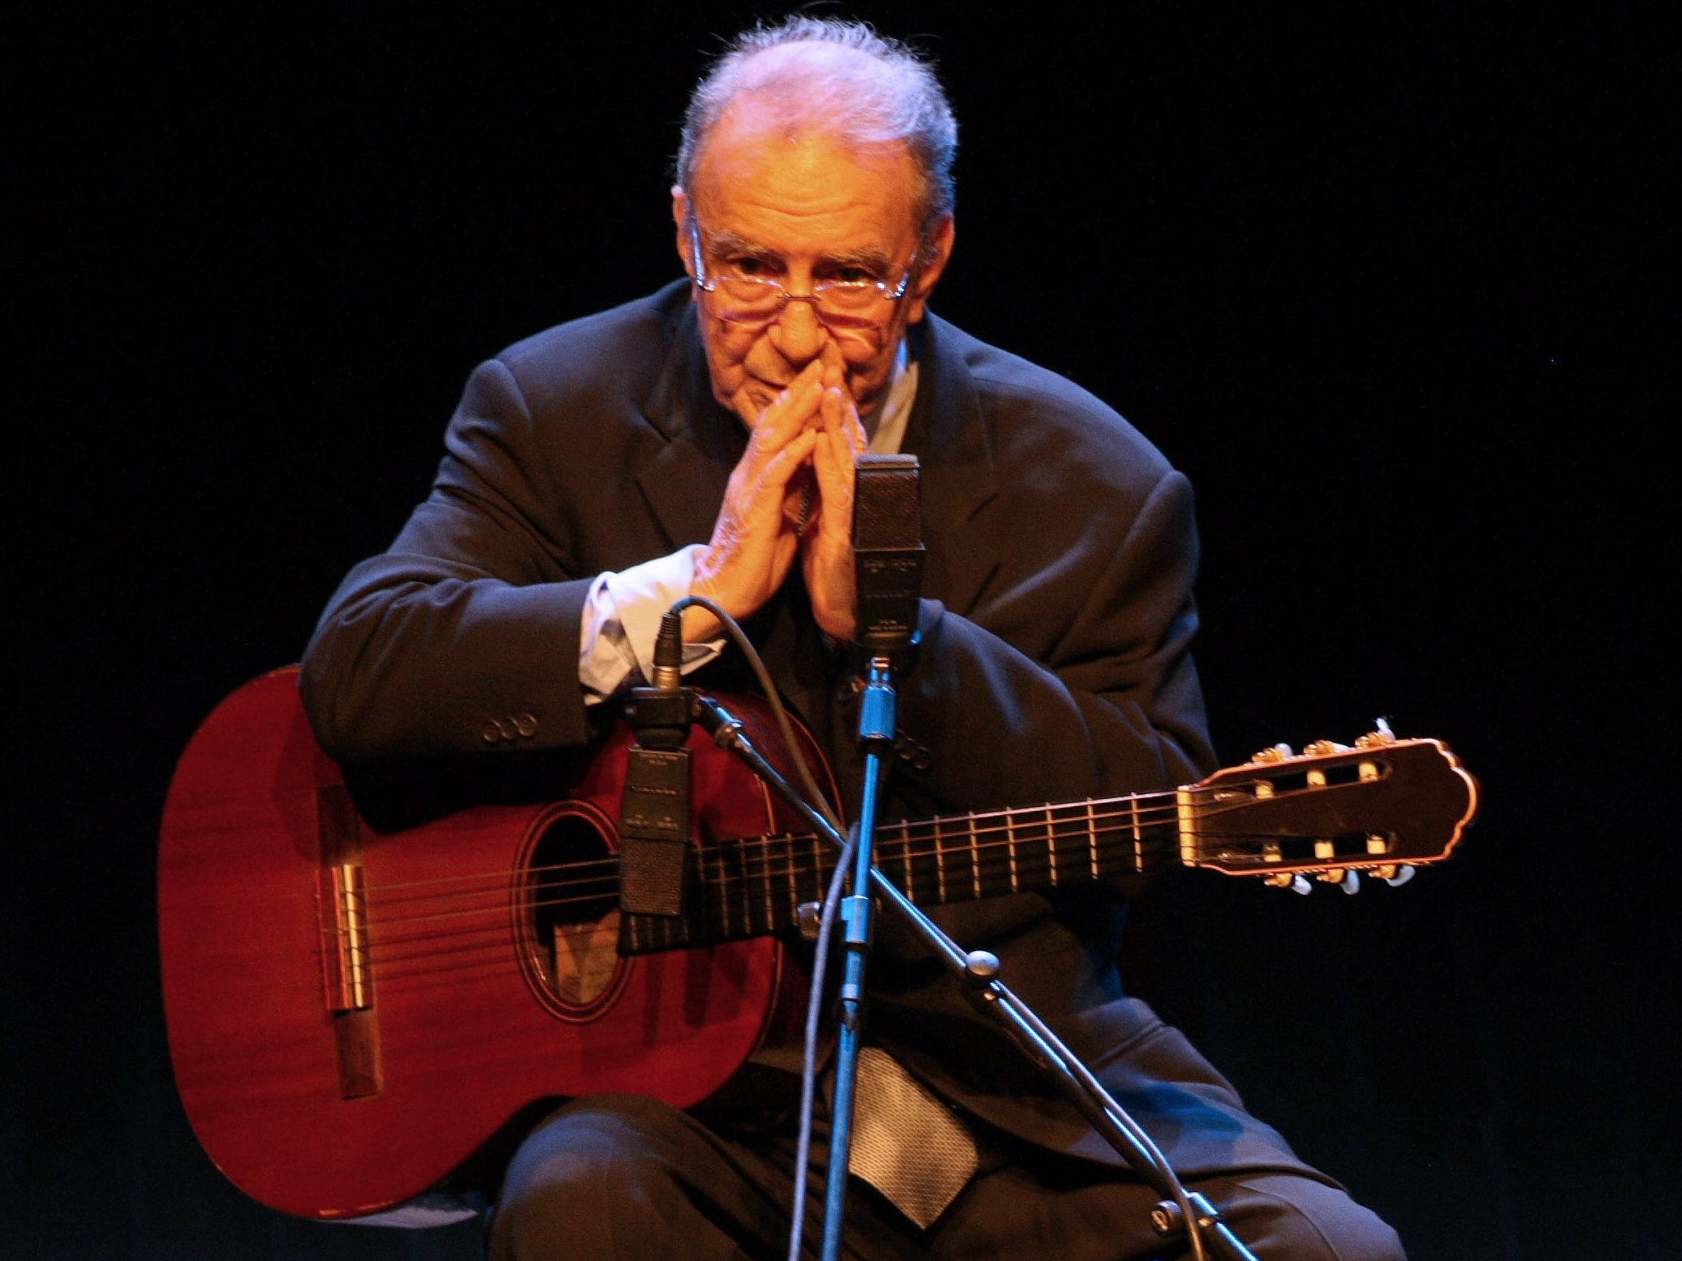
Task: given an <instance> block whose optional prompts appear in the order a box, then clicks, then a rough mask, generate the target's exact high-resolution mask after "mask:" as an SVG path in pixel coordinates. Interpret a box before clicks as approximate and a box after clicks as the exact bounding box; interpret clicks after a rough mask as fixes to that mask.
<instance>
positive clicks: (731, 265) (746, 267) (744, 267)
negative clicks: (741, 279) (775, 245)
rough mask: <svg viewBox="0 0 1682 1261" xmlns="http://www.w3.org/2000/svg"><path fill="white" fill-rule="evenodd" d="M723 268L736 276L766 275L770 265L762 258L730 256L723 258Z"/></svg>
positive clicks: (768, 273)
mask: <svg viewBox="0 0 1682 1261" xmlns="http://www.w3.org/2000/svg"><path fill="white" fill-rule="evenodd" d="M724 267H725V270H727V271H731V272H734V273H735V274H736V275H738V276H768V275H770V274H771V267H770V265H769V264H768V263H767V262H766V261H765V260H764V259H763V258H731V259H727V260H725V263H724Z"/></svg>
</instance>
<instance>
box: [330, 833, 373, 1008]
mask: <svg viewBox="0 0 1682 1261" xmlns="http://www.w3.org/2000/svg"><path fill="white" fill-rule="evenodd" d="M324 874H325V875H326V876H327V877H328V885H329V888H328V890H327V907H328V914H327V923H326V924H325V925H324V926H323V933H324V935H325V937H326V941H324V942H323V943H322V944H323V945H324V946H325V947H326V948H325V949H324V950H323V951H322V952H321V961H322V965H323V967H322V971H323V974H324V975H323V979H324V980H325V982H326V985H327V1010H328V1011H330V1012H332V1013H333V1014H335V1015H339V1014H342V1013H344V1012H348V1011H366V1010H367V1009H368V1008H370V1007H372V1006H373V1005H374V999H373V985H372V978H371V976H370V975H369V971H368V910H367V898H366V896H365V895H364V893H363V891H362V868H361V866H360V865H358V864H356V863H339V864H338V865H337V866H334V867H330V868H328V869H327V871H326V872H325V873H324Z"/></svg>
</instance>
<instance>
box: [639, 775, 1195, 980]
mask: <svg viewBox="0 0 1682 1261" xmlns="http://www.w3.org/2000/svg"><path fill="white" fill-rule="evenodd" d="M1174 802H1175V794H1174V793H1172V792H1167V793H1148V794H1143V795H1140V796H1133V797H1116V798H1108V799H1103V800H1092V801H1084V802H1076V803H1073V804H1068V805H1056V806H1052V805H1044V806H1023V807H1019V808H1016V809H1012V810H995V811H989V812H987V813H984V814H970V815H953V816H950V817H942V818H936V819H928V820H923V821H919V822H910V821H905V822H898V823H891V824H883V825H880V826H879V827H878V828H877V831H876V855H875V857H876V865H877V867H879V868H880V869H881V870H882V872H883V874H885V875H886V876H888V877H889V878H890V879H891V880H893V881H894V883H895V884H897V885H898V886H899V887H900V889H901V890H902V891H903V892H904V893H905V895H906V897H908V898H909V899H910V900H911V901H912V902H914V903H916V904H917V905H919V906H940V905H944V904H946V903H949V902H962V901H969V900H973V899H977V898H989V897H1000V896H1003V895H1005V894H1009V893H1022V892H1029V891H1037V890H1048V889H1057V888H1060V887H1063V886H1072V885H1077V884H1082V883H1089V882H1091V881H1094V880H1103V879H1105V878H1107V877H1112V876H1120V875H1129V874H1134V873H1139V872H1145V871H1149V870H1151V869H1152V868H1153V867H1156V866H1160V865H1162V864H1163V863H1165V862H1170V861H1173V860H1174V858H1175V857H1176V856H1177V854H1178V844H1179V825H1178V821H1177V818H1176V813H1175V805H1174ZM837 857H838V852H837V851H836V850H835V849H834V848H833V847H831V846H830V845H829V844H828V843H827V842H826V841H824V840H822V839H821V838H819V837H817V836H815V835H811V834H780V835H770V836H759V837H749V838H746V839H741V840H728V841H719V842H716V843H713V844H709V845H705V846H702V847H701V848H699V849H698V850H696V851H694V852H693V853H692V854H691V856H690V869H689V879H690V884H689V887H690V890H691V898H690V902H691V907H690V910H689V913H688V914H687V915H686V916H685V917H684V918H683V919H664V920H663V919H658V918H655V917H647V916H638V917H635V919H634V920H627V921H623V922H622V923H623V927H622V934H621V938H622V939H621V945H620V948H621V951H622V952H623V953H626V954H640V953H645V952H649V951H654V950H666V949H671V948H673V947H677V946H686V945H700V944H706V943H716V942H724V941H732V940H736V939H739V938H743V937H754V936H759V935H762V934H765V933H770V932H774V931H776V930H777V929H780V928H784V927H786V926H789V925H792V924H794V923H796V922H797V918H798V908H799V907H800V906H801V904H803V903H809V902H822V901H823V896H824V891H825V889H826V887H827V886H828V884H829V880H830V877H831V876H832V875H833V874H834V872H835V865H836V860H837Z"/></svg>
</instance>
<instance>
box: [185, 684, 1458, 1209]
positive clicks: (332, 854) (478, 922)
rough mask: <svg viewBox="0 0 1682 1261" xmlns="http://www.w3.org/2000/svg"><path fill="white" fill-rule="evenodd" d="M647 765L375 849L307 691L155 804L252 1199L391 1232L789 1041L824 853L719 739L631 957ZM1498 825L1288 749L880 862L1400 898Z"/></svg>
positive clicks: (612, 756)
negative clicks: (542, 1113) (673, 889)
mask: <svg viewBox="0 0 1682 1261" xmlns="http://www.w3.org/2000/svg"><path fill="white" fill-rule="evenodd" d="M732 707H733V708H734V709H736V711H737V712H738V714H740V715H742V716H743V717H744V718H746V719H749V721H748V726H749V728H750V734H752V735H753V738H754V739H755V741H756V743H758V744H759V745H760V746H761V747H762V748H770V747H771V746H773V745H774V744H776V743H777V741H776V740H775V738H774V737H773V736H772V735H771V734H770V733H769V724H768V723H766V722H764V720H763V717H762V716H760V717H756V716H755V715H754V713H752V712H750V711H749V707H747V705H746V703H745V702H744V703H743V704H742V705H737V704H736V702H734V701H733V702H732ZM755 723H759V724H760V726H759V729H758V730H753V728H754V725H755ZM804 738H805V739H806V740H807V742H808V750H809V751H808V757H809V758H816V757H817V755H818V750H817V749H816V747H815V745H814V744H812V743H811V741H810V737H809V736H805V737H804ZM629 742H630V736H629V734H628V733H626V732H623V731H621V732H620V733H619V734H617V735H616V736H615V737H614V738H613V739H612V740H610V741H609V742H608V743H607V744H606V745H605V747H603V748H602V749H601V750H600V751H599V752H598V753H597V754H596V755H595V756H593V757H592V758H591V759H590V760H589V762H588V764H587V765H586V766H584V768H583V769H582V770H580V771H579V772H578V773H577V774H576V776H575V777H574V778H573V780H572V781H571V782H570V783H567V784H564V785H558V786H557V791H556V793H555V799H554V800H550V801H547V802H544V803H541V804H536V805H531V804H512V805H481V806H475V807H472V808H469V809H465V810H461V811H457V812H454V813H449V814H446V815H443V816H442V817H438V818H434V819H431V820H428V821H424V822H421V823H419V824H416V825H414V826H409V827H405V828H402V829H401V830H396V831H391V830H388V831H379V830H376V829H375V828H374V827H372V826H371V825H370V824H369V822H368V820H367V817H366V812H365V811H362V810H360V809H359V807H358V799H357V798H356V797H355V796H353V794H352V791H351V790H350V789H349V788H347V786H346V783H345V779H344V776H343V775H342V774H341V771H340V768H339V767H338V766H337V765H336V764H335V763H334V762H333V761H332V760H331V759H330V758H329V757H327V756H326V755H325V754H324V753H323V752H322V751H321V749H320V748H319V746H318V745H317V744H316V742H315V740H314V738H313V736H312V734H311V731H310V728H309V725H308V723H307V721H306V720H305V717H304V714H303V710H302V708H301V706H300V704H299V700H298V686H297V670H296V668H295V667H293V668H288V669H284V670H278V671H275V672H273V673H271V674H268V675H265V676H263V677H261V678H259V679H256V680H254V681H252V682H251V683H248V684H246V685H245V686H244V687H242V688H240V689H239V690H238V691H236V692H235V693H234V694H233V695H231V696H229V697H228V698H227V699H226V700H225V701H223V702H222V704H221V705H219V706H218V707H217V708H216V709H215V710H214V711H213V712H212V713H211V715H210V717H209V718H208V719H206V721H205V722H204V724H203V725H202V726H201V727H200V728H199V730H198V731H197V733H196V734H195V735H194V736H193V738H192V741H191V742H190V744H189V745H188V747H187V750H186V752H185V754H184V755H183V756H182V759H181V762H180V765H179V766H178V768H177V770H176V773H175V777H174V779H173V781H172V782H171V785H170V790H169V796H168V800H167V803H166V805H165V808H164V815H163V822H162V828H161V835H160V841H159V856H158V918H159V936H160V942H161V951H162V964H163V989H164V1003H165V1014H166V1018H167V1023H168V1031H169V1044H170V1053H171V1058H172V1060H173V1063H174V1068H175V1076H176V1082H177V1085H178V1087H179V1090H180V1094H181V1099H182V1102H183V1105H184V1107H185V1109H186V1112H187V1116H188V1118H189V1120H190V1121H191V1123H192V1126H193V1129H194V1131H195V1133H196V1134H197V1136H198V1138H199V1141H200V1142H201V1143H202V1144H203V1146H204V1148H205V1151H206V1152H207V1153H208V1154H209V1155H210V1158H211V1159H212V1161H214V1162H215V1164H216V1165H217V1166H218V1167H219V1168H220V1169H221V1170H222V1172H223V1173H224V1174H226V1175H227V1176H228V1177H229V1178H230V1179H231V1180H232V1181H233V1182H234V1183H235V1184H236V1185H237V1186H238V1187H240V1188H241V1189H242V1190H243V1191H244V1192H246V1193H247V1194H248V1195H250V1196H251V1197H253V1198H254V1199H256V1200H258V1201H260V1202H261V1203H264V1204H267V1205H269V1206H271V1207H273V1208H276V1209H279V1210H282V1211H284V1212H287V1213H293V1214H297V1215H300V1216H303V1217H311V1218H345V1217H357V1216H362V1215H367V1214H372V1213H375V1212H378V1211H380V1210H383V1209H387V1208H389V1207H391V1206H392V1205H395V1204H399V1203H401V1202H403V1201H405V1200H408V1199H410V1198H411V1197H414V1196H416V1195H418V1194H420V1193H422V1192H424V1191H426V1190H427V1189H428V1188H430V1187H432V1186H434V1185H435V1184H437V1183H438V1182H439V1181H440V1179H442V1178H444V1177H445V1176H446V1175H448V1174H449V1173H450V1172H451V1171H452V1170H454V1169H456V1168H457V1167H458V1166H459V1165H460V1164H461V1163H462V1162H463V1161H465V1160H466V1159H467V1158H468V1157H469V1156H471V1155H472V1154H473V1153H474V1152H475V1151H476V1150H478V1149H479V1148H481V1146H482V1145H483V1144H484V1143H485V1142H486V1140H487V1139H488V1138H489V1137H490V1136H491V1135H493V1134H494V1133H496V1132H497V1131H498V1130H499V1129H501V1128H502V1127H504V1126H505V1125H506V1124H507V1123H508V1122H509V1120H510V1118H513V1117H515V1116H516V1115H517V1114H520V1113H521V1112H522V1109H526V1108H529V1107H530V1106H531V1105H532V1104H533V1103H534V1102H536V1101H541V1100H546V1099H553V1098H557V1097H566V1096H574V1095H580V1094H586V1093H599V1092H627V1091H628V1092H633V1093H637V1094H643V1095H650V1096H654V1097H657V1098H660V1099H663V1100H666V1101H667V1102H669V1103H671V1104H674V1105H676V1106H680V1107H681V1106H687V1105H689V1104H692V1103H695V1102H697V1101H699V1100H701V1099H704V1098H705V1097H707V1096H708V1095H709V1094H712V1093H713V1092H715V1091H716V1090H718V1089H719V1088H720V1086H722V1085H723V1083H724V1082H725V1081H726V1080H727V1079H729V1078H730V1076H731V1075H732V1074H733V1073H734V1072H735V1071H736V1069H737V1068H738V1067H740V1065H741V1064H742V1063H743V1062H744V1061H745V1060H746V1058H747V1057H748V1056H749V1055H750V1054H751V1053H752V1052H753V1050H754V1049H755V1047H756V1045H757V1044H758V1043H759V1042H760V1040H761V1039H762V1038H764V1037H765V1036H767V1034H768V1032H769V1031H770V1030H771V1028H772V1026H773V1025H774V1024H778V1023H780V1020H781V1017H780V1016H779V1014H778V1013H779V1004H778V992H779V980H780V979H781V977H782V974H783V945H782V937H783V936H785V935H786V934H781V933H780V932H779V930H784V929H790V928H792V927H794V926H795V925H796V924H797V923H798V922H799V920H800V918H801V914H802V907H803V906H808V907H809V904H811V903H814V902H818V901H820V900H821V899H822V896H823V889H824V886H825V884H826V882H827V880H828V878H829V874H830V873H831V872H832V871H833V866H834V857H833V854H832V853H831V852H830V851H829V850H828V849H827V847H826V846H825V844H823V843H822V842H820V841H819V840H818V839H816V838H815V837H812V836H810V835H803V834H800V833H797V832H793V831H791V830H789V829H790V827H791V825H792V822H793V820H792V819H791V818H790V817H788V816H787V815H786V813H785V811H786V807H784V806H782V805H781V804H780V803H779V802H776V801H774V800H773V798H772V797H771V796H770V795H769V794H768V793H767V791H766V790H765V789H764V788H763V787H762V786H761V785H760V784H759V782H758V781H757V780H756V779H754V778H753V777H752V776H751V775H750V774H749V773H748V772H747V771H746V769H745V768H743V767H742V766H741V765H740V764H739V763H737V762H736V761H735V760H733V759H732V758H731V757H730V756H729V755H727V754H725V753H723V752H722V751H720V750H719V749H717V748H716V747H715V746H713V745H712V744H711V743H710V742H709V741H707V740H706V738H705V737H704V736H703V735H701V734H700V733H699V732H697V733H696V734H695V735H694V736H693V737H692V740H691V745H690V747H691V749H692V750H693V753H694V758H693V801H694V817H695V838H694V839H695V845H694V846H693V847H692V857H691V871H690V877H691V878H690V882H689V883H690V889H691V896H690V898H689V903H690V909H689V910H688V912H687V913H686V915H685V917H684V920H683V921H682V923H681V924H679V925H678V929H679V931H678V932H677V933H676V934H675V937H674V938H673V939H675V940H680V941H682V942H684V943H686V944H685V945H683V947H682V948H678V949H669V950H661V951H656V952H653V953H641V952H639V951H634V950H627V949H625V948H624V946H625V943H626V942H627V941H628V940H629V938H630V935H628V934H625V933H623V932H622V925H621V922H620V920H621V916H620V910H619V898H618V864H617V857H616V829H615V817H616V814H617V811H618V805H619V797H620V792H621V789H622V787H623V781H624V771H625V761H626V758H625V751H626V748H627V746H628V744H629ZM1477 800H1478V792H1477V786H1476V783H1475V781H1474V780H1473V779H1472V777H1471V776H1470V775H1469V774H1468V773H1467V772H1466V771H1465V770H1463V769H1462V768H1461V766H1460V764H1459V762H1458V761H1457V759H1456V758H1455V757H1454V755H1453V754H1452V753H1451V752H1450V751H1449V750H1448V749H1447V748H1446V747H1445V746H1444V745H1442V744H1441V743H1439V742H1438V741H1435V740H1397V739H1393V738H1392V737H1390V736H1389V735H1388V733H1382V734H1374V735H1372V736H1368V737H1364V738H1363V739H1362V740H1361V741H1359V742H1357V744H1356V746H1355V747H1352V748H1345V747H1343V746H1338V745H1330V744H1320V745H1316V746H1310V747H1309V749H1307V750H1305V751H1304V754H1303V755H1300V756H1296V755H1291V754H1289V753H1288V752H1287V751H1285V750H1284V749H1283V748H1282V747H1281V748H1278V749H1274V750H1269V751H1267V752H1265V753H1263V754H1260V755H1258V756H1257V758H1256V759H1254V760H1252V761H1250V762H1247V763H1245V764H1243V765H1240V766H1234V767H1231V768H1228V769H1225V770H1221V771H1218V772H1217V773H1215V774H1214V775H1211V776H1209V777H1208V778H1207V779H1204V780H1202V781H1200V782H1199V783H1197V784H1194V785H1190V786H1187V787H1182V788H1179V789H1175V790H1172V791H1168V792H1151V793H1139V794H1136V795H1133V796H1126V797H1115V798H1106V799H1102V800H1087V801H1076V802H1066V803H1061V804H1055V805H1052V804H1040V805H1028V806H1021V807H1018V808H1014V809H1005V810H994V811H988V812H984V813H979V814H963V815H952V816H945V817H941V818H936V819H929V820H925V821H922V822H906V823H896V824H892V825H888V826H884V827H882V828H881V829H880V831H879V834H878V839H877V861H878V863H879V865H880V866H881V867H882V868H883V870H884V871H885V872H886V873H887V874H888V875H889V876H890V877H892V878H893V879H894V880H895V881H896V882H897V883H898V884H899V885H900V887H901V888H902V889H903V890H904V891H905V892H906V893H907V895H909V897H910V898H911V899H912V900H913V901H914V902H916V903H918V904H919V905H924V906H932V905H938V904H941V903H950V902H957V901H960V900H964V899H971V898H985V897H990V896H995V895H1001V894H1008V893H1012V892H1019V891H1026V890H1052V889H1056V888H1059V887H1064V886H1072V885H1074V884H1076V883H1078V882H1082V881H1092V880H1103V879H1106V878H1108V877H1112V876H1117V875H1124V874H1128V873H1139V872H1148V871H1151V870H1153V869H1156V868H1160V867H1165V866H1175V865H1178V866H1186V867H1196V868H1203V869H1207V870H1212V871H1216V872H1220V873H1222V874H1225V875H1233V876H1260V877H1263V878H1265V879H1267V880H1270V881H1272V882H1274V883H1276V884H1282V885H1289V884H1292V883H1296V884H1298V885H1299V886H1300V885H1301V883H1302V882H1303V881H1304V880H1308V881H1312V880H1315V879H1321V880H1326V881H1328V882H1344V881H1347V880H1348V878H1349V877H1348V873H1351V872H1359V871H1366V872H1369V873H1373V874H1376V875H1377V876H1380V877H1388V878H1390V879H1392V880H1396V879H1399V878H1401V877H1402V876H1404V875H1405V874H1406V872H1407V870H1410V869H1411V867H1412V866H1414V865H1418V864H1423V863H1433V862H1437V861H1440V860H1442V859H1445V858H1447V857H1448V856H1449V854H1450V853H1451V852H1452V851H1453V849H1454V848H1455V846H1456V845H1457V844H1458V843H1459V841H1460V838H1461V836H1462V834H1463V832H1464V830H1465V828H1466V826H1467V825H1468V824H1469V823H1470V821H1471V819H1472V816H1473V814H1474V813H1475V811H1476V809H1477ZM790 988H792V987H790Z"/></svg>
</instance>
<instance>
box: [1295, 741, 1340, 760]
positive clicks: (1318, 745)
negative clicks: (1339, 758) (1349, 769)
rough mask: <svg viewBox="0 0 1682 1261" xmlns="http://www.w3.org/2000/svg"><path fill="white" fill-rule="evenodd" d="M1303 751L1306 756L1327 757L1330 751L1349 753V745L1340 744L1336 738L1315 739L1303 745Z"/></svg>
mask: <svg viewBox="0 0 1682 1261" xmlns="http://www.w3.org/2000/svg"><path fill="white" fill-rule="evenodd" d="M1302 752H1303V755H1304V756H1305V757H1325V756H1326V755H1327V754H1330V753H1347V752H1349V746H1348V745H1347V744H1339V743H1338V742H1337V741H1336V740H1315V741H1313V742H1312V743H1310V744H1305V745H1303V746H1302Z"/></svg>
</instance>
